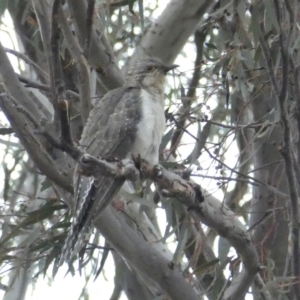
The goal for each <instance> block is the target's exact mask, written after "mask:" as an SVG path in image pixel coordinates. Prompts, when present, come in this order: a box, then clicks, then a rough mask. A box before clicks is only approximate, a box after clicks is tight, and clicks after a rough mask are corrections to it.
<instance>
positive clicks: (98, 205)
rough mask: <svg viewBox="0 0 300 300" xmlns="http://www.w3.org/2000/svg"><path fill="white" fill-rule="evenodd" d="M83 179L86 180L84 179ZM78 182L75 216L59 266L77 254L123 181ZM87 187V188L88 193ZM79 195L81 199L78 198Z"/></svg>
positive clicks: (98, 180) (114, 179)
mask: <svg viewBox="0 0 300 300" xmlns="http://www.w3.org/2000/svg"><path fill="white" fill-rule="evenodd" d="M85 179H87V178H86V177H85ZM78 181H81V182H80V183H79V184H78V186H77V187H78V188H79V190H77V193H76V194H77V195H76V198H77V203H76V207H77V209H76V212H75V213H76V216H75V217H74V220H73V224H72V225H71V229H70V231H69V234H68V236H67V238H66V242H65V245H64V247H63V249H62V254H61V257H60V260H59V265H62V264H63V262H65V261H66V262H69V261H70V260H71V258H72V257H73V256H75V255H76V254H78V252H79V251H80V250H81V248H82V247H83V245H84V241H85V240H86V237H88V235H89V234H90V233H89V231H90V229H91V223H92V221H93V220H94V219H96V218H97V217H98V216H99V215H100V214H101V213H102V212H103V211H104V209H105V208H106V207H107V206H108V205H109V203H110V202H111V200H112V199H113V198H114V197H115V195H116V194H117V193H118V191H119V190H120V188H121V187H122V185H123V183H124V181H125V180H124V179H122V178H111V177H101V178H99V179H97V180H93V181H91V180H90V182H85V183H83V181H85V180H84V179H83V178H79V180H78ZM83 186H85V190H84V191H82V190H81V188H82V187H83ZM87 187H89V188H88V192H87ZM80 195H81V196H83V198H80Z"/></svg>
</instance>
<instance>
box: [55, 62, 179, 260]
mask: <svg viewBox="0 0 300 300" xmlns="http://www.w3.org/2000/svg"><path fill="white" fill-rule="evenodd" d="M174 67H175V66H171V67H168V66H165V65H163V64H162V63H161V61H160V60H158V59H154V58H148V59H145V60H142V61H140V62H138V63H137V64H136V65H135V66H134V67H133V69H131V70H130V71H129V73H128V76H127V78H126V81H125V84H124V86H123V87H120V88H117V89H115V90H112V91H110V92H108V93H107V94H106V95H105V96H104V97H103V98H102V99H101V100H100V101H99V103H98V104H97V105H96V106H95V108H94V109H93V110H92V111H91V113H90V116H89V119H88V121H87V124H86V126H85V127H84V130H83V134H82V138H81V140H80V146H81V147H82V148H83V150H85V151H86V153H89V154H90V155H93V156H95V157H98V158H102V159H105V158H109V157H114V158H117V159H124V158H127V157H130V156H131V155H132V154H135V155H137V154H140V155H141V156H142V157H143V158H145V159H146V160H149V162H150V163H157V162H158V148H159V144H160V142H161V138H162V134H163V132H164V126H165V120H164V105H163V104H164V79H165V75H166V73H167V72H168V71H169V70H171V69H173V68H174ZM124 181H125V180H124V179H123V178H113V177H104V176H100V177H97V179H94V178H91V177H84V176H81V175H78V173H77V172H76V168H75V172H74V189H75V216H74V220H73V224H72V226H71V229H70V232H69V234H68V236H67V239H66V242H65V245H64V247H63V250H62V255H61V259H60V263H62V262H63V261H69V260H70V258H71V257H73V256H74V255H75V254H77V253H78V252H79V251H80V249H81V248H82V246H83V242H84V240H85V235H86V234H88V233H89V230H90V227H91V223H92V221H93V219H94V218H95V217H98V216H99V215H100V214H101V212H102V211H103V210H104V209H105V208H106V207H107V205H108V204H109V203H110V202H111V200H112V199H113V198H114V197H115V196H116V194H117V193H118V191H119V190H120V188H121V187H122V185H123V183H124Z"/></svg>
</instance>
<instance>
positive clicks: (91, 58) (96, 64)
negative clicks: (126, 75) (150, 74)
mask: <svg viewBox="0 0 300 300" xmlns="http://www.w3.org/2000/svg"><path fill="white" fill-rule="evenodd" d="M67 3H68V6H69V9H70V12H71V15H72V17H73V22H74V26H75V31H76V35H77V37H78V40H79V43H80V46H81V48H82V49H83V48H84V46H85V44H86V38H87V36H88V33H87V26H86V20H87V5H86V1H83V0H77V1H73V0H68V1H67ZM108 44H109V43H108V41H106V37H105V33H104V31H103V32H101V35H100V36H98V35H97V33H96V30H95V28H94V27H92V28H91V32H90V47H89V50H90V51H89V54H88V62H89V64H90V66H91V67H92V68H94V69H95V70H96V71H97V74H98V76H99V78H100V79H101V81H102V82H103V84H104V85H105V86H106V87H107V89H108V90H111V89H114V88H117V87H119V86H121V85H122V84H123V82H124V79H123V75H122V73H121V71H120V69H119V68H118V66H117V63H116V61H115V59H114V55H113V53H112V51H111V49H109V48H108V47H107V45H108Z"/></svg>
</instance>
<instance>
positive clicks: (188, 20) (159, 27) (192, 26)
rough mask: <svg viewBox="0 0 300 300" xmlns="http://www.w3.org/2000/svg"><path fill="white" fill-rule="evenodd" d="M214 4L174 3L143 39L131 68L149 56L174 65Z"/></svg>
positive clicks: (202, 0) (192, 0)
mask: <svg viewBox="0 0 300 300" xmlns="http://www.w3.org/2000/svg"><path fill="white" fill-rule="evenodd" d="M213 4H214V1H206V0H190V1H183V0H171V1H170V3H169V4H168V5H167V7H166V9H165V10H164V12H163V13H162V14H161V15H160V17H159V18H158V19H157V20H156V21H155V22H154V24H153V25H152V26H151V27H150V29H149V30H148V31H147V32H146V34H145V36H144V37H143V38H142V40H141V43H140V45H139V46H138V47H137V50H136V52H135V54H134V55H133V59H132V60H131V61H130V66H132V65H133V62H134V61H135V60H136V59H140V58H141V57H143V56H145V55H151V56H155V57H159V58H161V60H162V61H163V62H165V63H167V64H171V63H172V62H173V61H174V59H175V58H176V56H177V55H178V53H179V52H180V50H181V49H182V47H183V45H184V44H185V43H186V41H187V39H188V38H189V37H190V36H191V35H192V34H193V32H195V30H196V28H197V25H198V24H199V22H200V20H201V18H202V17H203V15H204V14H205V13H207V12H208V11H209V9H210V8H211V7H212V6H213ZM170 32H172V34H170Z"/></svg>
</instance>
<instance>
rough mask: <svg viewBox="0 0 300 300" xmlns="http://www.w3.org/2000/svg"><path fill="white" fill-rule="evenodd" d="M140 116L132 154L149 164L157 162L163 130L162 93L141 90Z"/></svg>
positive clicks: (164, 123)
mask: <svg viewBox="0 0 300 300" xmlns="http://www.w3.org/2000/svg"><path fill="white" fill-rule="evenodd" d="M140 109H141V118H140V121H139V123H138V124H137V132H136V138H135V141H134V145H133V151H132V154H134V155H137V154H140V155H141V157H142V158H144V159H146V160H147V161H148V162H149V163H150V164H157V163H158V155H159V153H158V150H159V145H160V143H161V139H162V136H163V134H164V131H165V126H166V121H165V114H164V95H163V93H162V94H157V93H156V94H151V93H149V92H148V91H146V90H144V89H142V90H141V107H140Z"/></svg>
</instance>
